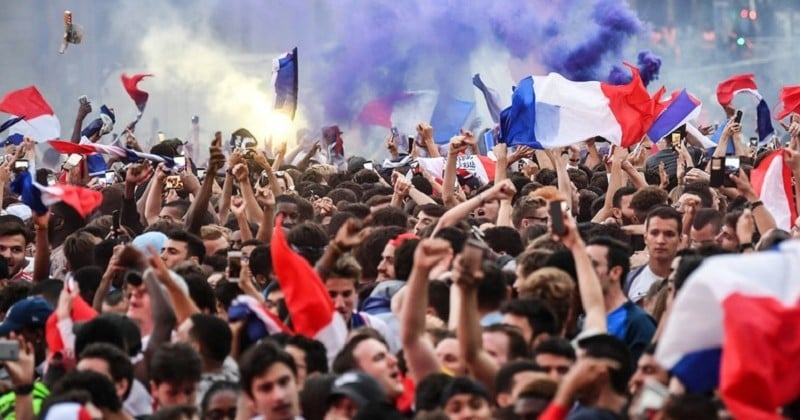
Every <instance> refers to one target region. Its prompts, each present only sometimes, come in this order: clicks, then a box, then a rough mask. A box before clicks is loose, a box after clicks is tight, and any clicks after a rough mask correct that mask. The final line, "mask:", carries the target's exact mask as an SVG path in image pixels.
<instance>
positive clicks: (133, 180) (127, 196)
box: [119, 161, 150, 234]
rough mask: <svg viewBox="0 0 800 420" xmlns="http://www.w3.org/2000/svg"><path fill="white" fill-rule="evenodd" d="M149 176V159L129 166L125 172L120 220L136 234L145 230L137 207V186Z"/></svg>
mask: <svg viewBox="0 0 800 420" xmlns="http://www.w3.org/2000/svg"><path fill="white" fill-rule="evenodd" d="M149 177H150V165H149V164H148V163H147V161H145V162H144V163H141V164H133V165H131V166H129V167H128V171H127V172H126V173H125V192H124V193H123V195H122V207H121V208H120V212H119V221H120V224H121V225H122V226H125V227H128V228H130V229H131V230H133V231H134V232H135V233H136V234H139V233H142V231H144V225H142V220H141V217H140V216H139V211H138V209H137V208H136V186H137V185H140V184H142V183H144V182H146V181H147V179H148V178H149Z"/></svg>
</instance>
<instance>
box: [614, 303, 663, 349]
mask: <svg viewBox="0 0 800 420" xmlns="http://www.w3.org/2000/svg"><path fill="white" fill-rule="evenodd" d="M606 324H608V333H609V334H611V335H613V336H614V337H617V338H619V339H620V340H622V341H624V342H625V344H626V345H627V346H628V350H630V351H631V356H633V363H634V364H635V363H636V361H638V360H639V356H641V355H642V352H644V349H645V348H647V345H648V344H650V340H652V339H653V334H655V333H656V323H655V321H654V320H653V318H652V317H651V316H650V315H649V314H648V313H647V312H645V311H644V310H643V309H642V308H640V307H638V306H636V305H635V304H634V303H633V302H631V301H627V302H625V304H623V305H622V306H620V307H619V308H617V309H615V310H614V311H612V312H611V313H610V314H608V315H606Z"/></svg>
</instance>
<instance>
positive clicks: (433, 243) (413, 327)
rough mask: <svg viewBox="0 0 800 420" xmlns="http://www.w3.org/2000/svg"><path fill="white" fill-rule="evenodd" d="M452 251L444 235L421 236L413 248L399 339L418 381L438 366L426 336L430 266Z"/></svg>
mask: <svg viewBox="0 0 800 420" xmlns="http://www.w3.org/2000/svg"><path fill="white" fill-rule="evenodd" d="M451 253H452V249H451V247H450V243H449V242H447V241H445V240H443V239H423V240H422V241H421V242H420V243H419V245H418V246H417V249H416V251H414V266H413V268H412V269H411V276H410V277H409V279H408V284H406V296H405V301H406V303H407V304H406V305H403V309H402V311H401V313H400V341H401V343H402V345H403V355H404V356H405V359H406V364H407V365H408V370H409V372H410V373H411V378H413V379H414V380H415V381H416V382H417V383H419V381H421V380H422V379H423V378H425V377H426V376H428V375H430V374H431V373H438V372H439V370H440V365H439V360H438V359H437V358H436V353H435V352H434V348H433V344H432V343H431V342H430V340H428V339H427V338H425V314H426V311H427V308H428V276H429V275H430V271H431V269H432V268H433V267H434V266H435V265H436V264H437V263H439V261H441V260H442V259H444V258H447V257H448V256H450V254H451Z"/></svg>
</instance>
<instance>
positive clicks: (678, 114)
mask: <svg viewBox="0 0 800 420" xmlns="http://www.w3.org/2000/svg"><path fill="white" fill-rule="evenodd" d="M665 105H666V107H665V108H664V110H663V111H661V114H659V115H658V118H656V120H655V122H653V125H652V126H650V129H649V130H647V136H648V137H650V139H651V140H653V141H654V142H656V141H659V140H660V139H662V138H664V136H666V135H668V134H669V133H671V132H673V131H675V130H676V129H677V128H678V127H680V126H682V125H684V124H686V123H687V122H689V121H691V120H693V119H695V118H697V116H698V115H700V108H701V104H700V101H699V100H698V99H697V98H695V97H694V96H692V95H690V94H689V93H688V92H686V89H683V90H681V91H679V92H675V93H673V94H672V97H671V98H670V99H668V100H667V101H666V103H665Z"/></svg>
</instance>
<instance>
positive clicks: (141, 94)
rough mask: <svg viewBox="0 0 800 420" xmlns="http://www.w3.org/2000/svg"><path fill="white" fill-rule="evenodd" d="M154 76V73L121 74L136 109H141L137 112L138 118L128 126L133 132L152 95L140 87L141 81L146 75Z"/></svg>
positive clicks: (124, 86)
mask: <svg viewBox="0 0 800 420" xmlns="http://www.w3.org/2000/svg"><path fill="white" fill-rule="evenodd" d="M152 76H153V75H152V74H134V75H133V76H128V75H126V74H125V73H122V76H120V78H121V79H122V87H123V88H124V89H125V92H126V93H127V94H128V96H130V97H131V99H133V102H134V103H135V104H136V109H137V110H139V112H138V113H137V114H136V119H135V120H133V121H132V122H131V123H130V124H128V126H127V128H128V129H129V130H130V131H131V132H133V131H134V130H135V129H136V123H138V122H139V120H140V119H141V118H142V114H143V113H144V108H145V107H146V106H147V99H148V98H149V97H150V94H148V93H147V92H145V91H143V90H141V89H139V82H141V81H142V79H144V78H145V77H152Z"/></svg>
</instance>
